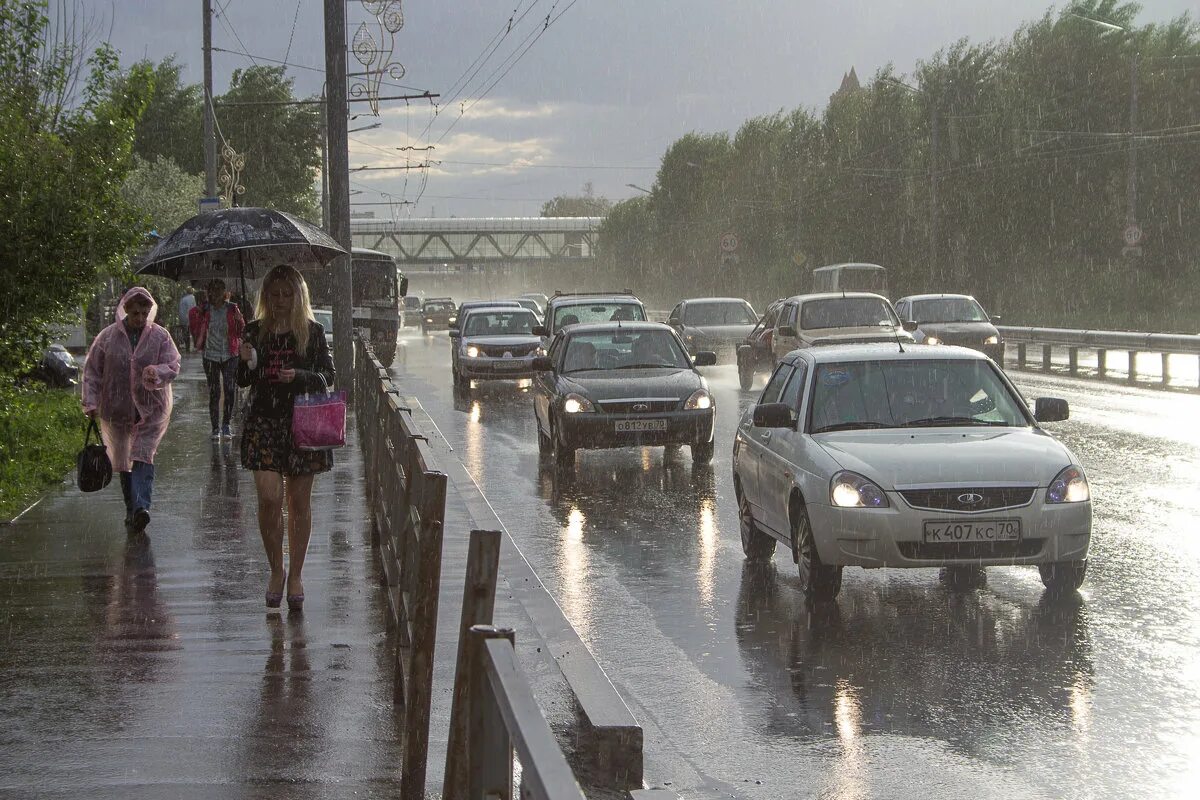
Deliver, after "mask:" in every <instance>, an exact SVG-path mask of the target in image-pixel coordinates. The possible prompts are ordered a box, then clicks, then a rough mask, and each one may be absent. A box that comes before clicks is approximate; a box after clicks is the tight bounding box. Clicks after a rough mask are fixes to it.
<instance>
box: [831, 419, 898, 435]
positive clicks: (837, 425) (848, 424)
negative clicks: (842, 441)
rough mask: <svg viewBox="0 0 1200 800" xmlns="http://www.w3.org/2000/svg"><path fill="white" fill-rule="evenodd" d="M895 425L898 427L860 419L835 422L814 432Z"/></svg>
mask: <svg viewBox="0 0 1200 800" xmlns="http://www.w3.org/2000/svg"><path fill="white" fill-rule="evenodd" d="M894 427H896V426H895V425H885V424H883V423H882V422H865V421H861V420H860V421H859V422H837V423H834V424H833V425H825V426H824V427H821V428H817V429H816V430H814V431H813V433H828V432H830V431H852V430H857V429H863V428H894Z"/></svg>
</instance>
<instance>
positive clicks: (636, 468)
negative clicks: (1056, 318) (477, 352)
mask: <svg viewBox="0 0 1200 800" xmlns="http://www.w3.org/2000/svg"><path fill="white" fill-rule="evenodd" d="M392 372H393V376H394V378H395V379H396V380H397V382H398V383H399V384H400V386H401V387H402V391H404V392H405V393H412V394H415V395H417V396H419V397H420V398H421V401H422V403H423V404H424V405H425V407H426V409H427V410H428V411H429V413H430V414H431V415H432V416H433V418H434V419H435V421H436V422H437V423H438V425H439V427H440V428H441V430H442V432H443V433H444V434H445V435H446V437H447V438H448V439H449V440H450V442H451V444H452V445H453V446H454V448H455V450H456V451H457V453H458V455H459V457H460V458H461V459H462V460H463V461H464V463H465V464H466V466H467V468H468V469H469V470H470V471H471V473H472V474H473V476H474V477H475V478H476V480H477V481H478V482H479V483H480V485H481V487H482V488H483V490H484V492H485V493H486V494H487V496H488V498H489V500H490V501H491V503H492V504H493V506H494V507H495V509H496V511H497V513H498V514H499V516H500V518H501V519H502V520H503V521H504V523H505V524H506V526H507V528H508V530H509V532H510V533H511V535H512V536H513V537H514V539H515V540H516V541H517V543H518V545H519V546H520V547H521V548H522V550H523V551H524V552H525V554H526V556H527V557H528V558H529V559H530V561H531V563H532V564H533V566H534V567H535V568H536V569H537V570H538V571H539V573H540V574H541V576H542V578H543V580H544V581H545V582H546V584H547V586H548V587H549V588H550V590H551V591H552V592H553V593H554V595H555V596H556V598H557V599H558V601H559V603H560V604H561V605H562V607H563V609H564V611H565V612H566V613H567V616H568V617H569V618H570V619H571V620H572V622H573V623H574V624H575V625H576V626H577V628H578V629H579V631H580V633H581V635H582V636H583V638H584V640H585V641H586V642H588V644H589V646H590V647H591V648H592V650H593V652H594V653H595V654H596V656H597V658H598V660H599V661H600V662H601V664H602V665H603V666H604V668H605V669H606V670H607V671H608V674H609V676H610V677H611V678H612V679H613V681H614V682H615V683H616V684H617V686H618V688H619V689H620V690H621V692H622V694H623V695H624V696H625V697H626V699H627V702H628V703H629V705H630V707H631V709H632V710H633V711H634V714H635V715H636V716H637V717H638V719H639V720H640V721H641V722H642V724H643V725H644V726H645V740H646V758H647V764H646V777H647V781H648V783H649V784H650V785H651V786H655V785H663V784H666V783H667V782H668V781H669V782H670V786H671V788H674V789H676V790H678V791H680V792H683V793H684V794H687V793H689V792H693V793H700V794H707V793H715V794H721V795H724V796H736V797H747V798H760V797H761V798H767V797H822V798H866V797H887V798H908V797H913V798H916V797H921V798H927V797H928V798H942V797H945V798H962V797H971V798H992V797H995V798H1008V799H1011V798H1057V797H1092V798H1119V797H1162V798H1171V797H1185V796H1188V797H1190V796H1194V795H1193V794H1192V792H1193V791H1194V788H1195V785H1196V784H1197V781H1198V780H1200V624H1198V623H1200V602H1198V601H1197V598H1196V596H1195V592H1194V590H1195V588H1196V587H1197V585H1198V583H1200V581H1198V579H1200V539H1198V538H1197V537H1196V536H1195V535H1194V524H1193V519H1194V516H1195V507H1196V505H1197V501H1198V500H1200V490H1198V488H1197V487H1200V426H1197V425H1196V424H1195V419H1196V417H1197V412H1200V396H1198V395H1197V394H1195V393H1179V392H1163V391H1157V390H1153V389H1147V388H1141V387H1127V386H1120V385H1111V384H1100V383H1096V382H1088V381H1082V380H1072V379H1068V378H1062V377H1057V376H1052V375H1040V374H1036V373H1017V374H1016V379H1017V382H1018V384H1019V385H1020V386H1021V388H1022V391H1023V392H1025V393H1026V395H1027V397H1029V398H1032V397H1035V396H1039V395H1052V396H1061V397H1066V398H1067V399H1068V400H1069V401H1070V402H1071V406H1072V419H1071V420H1070V421H1068V422H1066V423H1059V424H1056V425H1054V426H1052V430H1053V432H1054V433H1055V434H1056V435H1058V436H1060V437H1061V438H1062V439H1063V440H1064V441H1066V442H1067V444H1068V445H1069V446H1071V447H1072V449H1073V450H1074V451H1075V453H1076V455H1077V456H1078V457H1079V458H1080V460H1081V461H1082V463H1083V464H1084V465H1085V466H1086V468H1087V469H1088V474H1089V478H1090V480H1091V484H1092V491H1093V497H1094V511H1095V522H1094V527H1093V538H1092V553H1091V556H1092V558H1091V564H1090V567H1089V573H1088V579H1087V581H1086V583H1085V584H1084V587H1083V590H1082V591H1081V592H1080V593H1079V595H1077V596H1075V597H1072V598H1069V599H1063V600H1054V599H1051V598H1050V597H1048V596H1047V595H1045V594H1044V592H1043V589H1042V584H1041V581H1040V580H1039V578H1038V574H1037V571H1036V570H1035V569H1032V568H993V569H989V570H988V575H987V583H986V585H985V586H983V587H981V588H979V589H977V590H974V591H967V592H954V591H951V590H950V589H949V588H947V587H946V586H945V585H944V584H943V583H942V582H941V581H940V579H939V575H938V571H937V570H933V569H921V570H883V571H871V572H867V571H864V570H860V569H847V570H846V573H845V584H844V588H843V590H842V593H841V595H840V597H839V599H838V601H837V603H836V604H835V605H832V606H828V607H823V608H818V609H815V610H812V609H809V608H807V607H806V605H805V603H804V602H803V601H802V598H801V594H800V591H799V588H798V583H797V581H796V578H795V570H794V566H793V565H792V563H791V560H790V558H788V557H787V556H786V555H785V554H783V549H782V548H780V551H779V554H778V555H777V556H776V558H775V561H774V564H773V565H770V566H766V567H759V568H752V567H749V566H747V565H746V564H745V563H744V559H743V556H742V552H741V545H740V541H739V536H738V528H737V512H736V506H735V503H734V498H733V487H732V477H731V471H730V447H731V442H732V432H733V430H734V427H735V425H736V421H737V419H738V417H739V415H740V413H741V411H742V410H743V409H744V408H745V407H746V406H747V405H748V404H749V403H751V402H752V400H753V398H754V396H755V395H756V394H757V387H756V391H755V392H754V393H747V392H742V391H740V390H739V389H738V387H737V381H736V374H735V371H734V369H733V368H732V367H718V368H714V369H709V370H705V371H704V372H705V374H707V375H708V377H709V380H710V384H711V388H712V389H713V392H714V396H715V398H716V402H717V439H718V447H717V453H716V457H715V458H714V461H713V463H712V465H711V466H693V465H692V463H691V458H690V455H689V454H688V451H687V449H686V448H684V449H683V450H682V451H680V452H678V453H675V454H673V455H666V456H664V453H663V450H662V449H661V448H645V449H627V450H611V451H581V453H580V456H579V459H578V464H577V465H576V468H575V470H574V472H573V473H571V474H570V475H567V476H565V477H563V476H557V475H556V474H555V471H554V470H553V468H552V466H551V464H549V463H547V462H546V461H545V460H544V459H540V458H539V455H538V452H537V444H536V437H535V427H534V421H533V412H532V408H531V398H530V396H529V393H528V392H527V391H525V390H522V389H520V388H518V387H516V386H515V385H513V384H500V385H488V386H485V387H483V388H477V389H475V390H473V391H472V392H471V393H470V394H468V395H466V396H459V397H456V396H455V395H454V394H453V392H452V390H451V381H450V370H449V344H448V339H447V337H446V335H445V334H444V333H443V334H435V335H431V336H428V337H422V336H420V335H419V334H417V335H411V336H409V335H405V337H403V338H402V341H401V347H400V350H399V353H398V356H397V364H396V367H395V368H394V369H393V371H392ZM761 382H762V378H760V379H759V387H760V386H761Z"/></svg>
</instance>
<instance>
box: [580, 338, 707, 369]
mask: <svg viewBox="0 0 1200 800" xmlns="http://www.w3.org/2000/svg"><path fill="white" fill-rule="evenodd" d="M655 367H673V368H677V369H690V368H691V361H690V360H689V359H688V357H687V354H686V353H685V352H684V351H683V348H681V347H680V346H679V343H678V341H677V340H676V339H675V336H674V334H672V333H671V332H670V331H663V330H653V331H645V330H643V331H630V332H628V333H625V332H621V331H604V332H596V333H583V334H578V335H575V336H572V337H571V338H570V339H568V340H567V345H566V353H565V354H564V356H563V369H562V371H563V372H564V373H567V372H583V371H585V370H621V369H650V368H655Z"/></svg>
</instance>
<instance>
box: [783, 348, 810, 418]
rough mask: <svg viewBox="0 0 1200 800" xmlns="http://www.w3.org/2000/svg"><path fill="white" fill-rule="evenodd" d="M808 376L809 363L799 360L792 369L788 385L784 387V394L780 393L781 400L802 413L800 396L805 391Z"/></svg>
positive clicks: (793, 409)
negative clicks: (805, 381) (805, 380)
mask: <svg viewBox="0 0 1200 800" xmlns="http://www.w3.org/2000/svg"><path fill="white" fill-rule="evenodd" d="M807 376H808V365H807V364H805V363H804V362H803V361H797V362H796V366H795V368H794V369H793V370H792V377H791V378H790V379H788V382H787V386H785V387H784V389H783V394H782V395H780V402H781V403H787V404H788V407H790V408H791V409H792V411H795V412H796V413H797V414H799V413H800V398H801V397H802V396H803V392H804V379H805V378H806V377H807Z"/></svg>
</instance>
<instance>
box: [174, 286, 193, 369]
mask: <svg viewBox="0 0 1200 800" xmlns="http://www.w3.org/2000/svg"><path fill="white" fill-rule="evenodd" d="M195 307H196V290H195V289H193V288H192V287H191V286H189V287H187V288H186V289H184V290H183V297H181V298H179V324H178V325H176V326H175V336H176V340H177V343H178V345H179V346H180V347H182V348H183V349H184V350H185V351H186V352H188V353H190V352H192V332H191V312H192V309H193V308H195Z"/></svg>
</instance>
